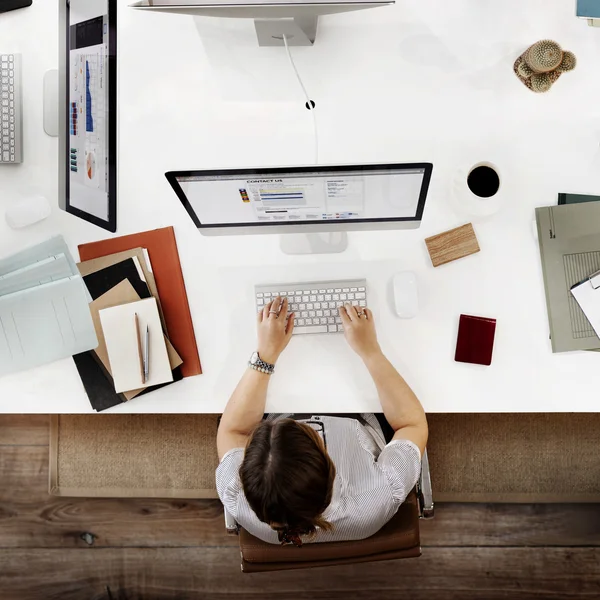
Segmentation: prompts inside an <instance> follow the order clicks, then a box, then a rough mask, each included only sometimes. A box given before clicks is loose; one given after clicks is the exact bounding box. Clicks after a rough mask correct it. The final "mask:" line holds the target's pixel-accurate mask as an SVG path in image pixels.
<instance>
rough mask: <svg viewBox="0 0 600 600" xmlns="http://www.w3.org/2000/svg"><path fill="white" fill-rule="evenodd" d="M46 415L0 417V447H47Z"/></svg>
mask: <svg viewBox="0 0 600 600" xmlns="http://www.w3.org/2000/svg"><path fill="white" fill-rule="evenodd" d="M48 431H49V418H48V415H0V446H3V445H21V446H32V445H33V446H40V445H41V446H47V445H48Z"/></svg>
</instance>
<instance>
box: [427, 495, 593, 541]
mask: <svg viewBox="0 0 600 600" xmlns="http://www.w3.org/2000/svg"><path fill="white" fill-rule="evenodd" d="M420 524H421V545H422V546H600V505H598V504H446V503H444V504H437V505H436V507H435V518H434V519H431V520H421V522H420Z"/></svg>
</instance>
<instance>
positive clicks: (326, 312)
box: [323, 309, 333, 317]
mask: <svg viewBox="0 0 600 600" xmlns="http://www.w3.org/2000/svg"><path fill="white" fill-rule="evenodd" d="M332 315H333V313H332V312H331V311H330V310H329V309H327V310H324V311H323V316H325V317H331V316H332Z"/></svg>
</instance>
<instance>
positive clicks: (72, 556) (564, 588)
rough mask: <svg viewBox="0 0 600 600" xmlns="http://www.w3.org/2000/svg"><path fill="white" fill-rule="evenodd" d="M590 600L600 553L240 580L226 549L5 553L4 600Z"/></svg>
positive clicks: (518, 551)
mask: <svg viewBox="0 0 600 600" xmlns="http://www.w3.org/2000/svg"><path fill="white" fill-rule="evenodd" d="M107 586H108V588H109V589H110V590H111V592H112V595H113V598H119V599H124V598H128V599H134V598H135V599H136V600H144V599H152V600H162V599H167V598H169V599H173V598H187V599H189V598H202V599H203V600H213V599H214V600H222V599H223V598H256V599H261V600H262V599H263V598H271V597H272V598H275V597H277V598H286V597H293V598H299V599H307V600H308V599H311V600H312V599H327V600H335V599H340V600H341V599H342V598H343V599H344V600H346V599H347V598H349V597H351V598H356V599H358V600H367V599H371V598H383V597H385V598H386V599H392V600H393V599H400V598H402V599H403V598H411V600H420V599H423V600H431V598H444V599H445V600H480V599H481V598H485V599H486V600H496V599H500V598H502V599H506V598H512V597H515V598H517V597H518V598H519V599H520V600H533V599H537V600H539V599H542V598H549V597H552V598H557V599H558V598H560V599H561V600H563V599H565V600H566V599H570V598H579V599H580V598H594V599H597V598H598V595H599V593H600V549H594V548H580V549H564V548H550V549H536V548H502V549H500V548H480V549H478V550H477V551H475V552H474V551H473V550H472V549H471V548H462V549H461V548H431V549H429V550H428V551H427V552H426V553H425V554H424V555H423V556H422V557H421V558H418V559H412V560H404V561H394V562H381V563H370V564H364V565H361V566H360V567H359V568H357V567H356V566H355V565H348V566H344V567H330V568H327V569H314V570H311V571H309V572H306V571H289V572H281V573H262V574H255V575H244V574H242V573H240V570H239V556H238V552H237V551H236V550H235V549H233V548H214V549H210V550H205V549H201V548H199V549H190V548H177V549H175V548H172V549H134V548H131V549H122V550H116V549H102V550H101V549H98V550H2V551H0V590H2V597H3V600H29V599H31V600H38V599H39V598H45V599H46V600H50V599H59V598H60V600H80V599H81V598H86V599H87V598H93V599H100V598H108V595H107V593H106V588H107Z"/></svg>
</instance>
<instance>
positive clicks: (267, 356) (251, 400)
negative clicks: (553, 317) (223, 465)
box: [217, 298, 294, 460]
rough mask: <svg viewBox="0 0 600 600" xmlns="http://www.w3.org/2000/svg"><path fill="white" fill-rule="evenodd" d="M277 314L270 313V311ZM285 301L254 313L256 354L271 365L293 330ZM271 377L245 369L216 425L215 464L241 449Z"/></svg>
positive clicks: (259, 411) (258, 414)
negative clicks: (256, 333)
mask: <svg viewBox="0 0 600 600" xmlns="http://www.w3.org/2000/svg"><path fill="white" fill-rule="evenodd" d="M271 310H272V311H275V310H277V312H270V311H271ZM287 310H288V301H287V298H285V299H284V300H283V302H282V301H281V298H276V299H275V300H273V301H272V302H270V303H269V304H267V305H266V306H265V307H264V309H263V310H262V311H261V312H259V313H258V354H259V356H260V358H261V359H262V360H264V361H265V362H268V363H271V364H275V363H276V362H277V359H278V358H279V355H280V354H281V353H282V352H283V351H284V350H285V348H286V346H287V345H288V343H289V341H290V339H291V337H292V331H293V330H294V314H293V313H292V314H290V315H288V314H287ZM270 377H271V375H267V374H266V373H262V372H260V371H255V370H254V369H251V368H248V369H247V370H246V372H245V373H244V375H243V377H242V379H241V380H240V382H239V383H238V385H237V387H236V388H235V391H234V392H233V394H232V396H231V398H230V399H229V402H228V403H227V406H226V407H225V411H224V412H223V416H222V417H221V423H220V424H219V430H218V432H217V452H218V455H219V460H221V459H222V458H223V456H225V454H226V453H227V452H228V451H229V450H231V449H232V448H244V447H245V446H246V442H247V441H248V438H249V437H250V435H251V434H252V431H253V430H254V428H255V427H256V425H258V423H260V421H261V419H262V418H263V415H264V412H265V402H266V400H267V388H268V386H269V378H270Z"/></svg>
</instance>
